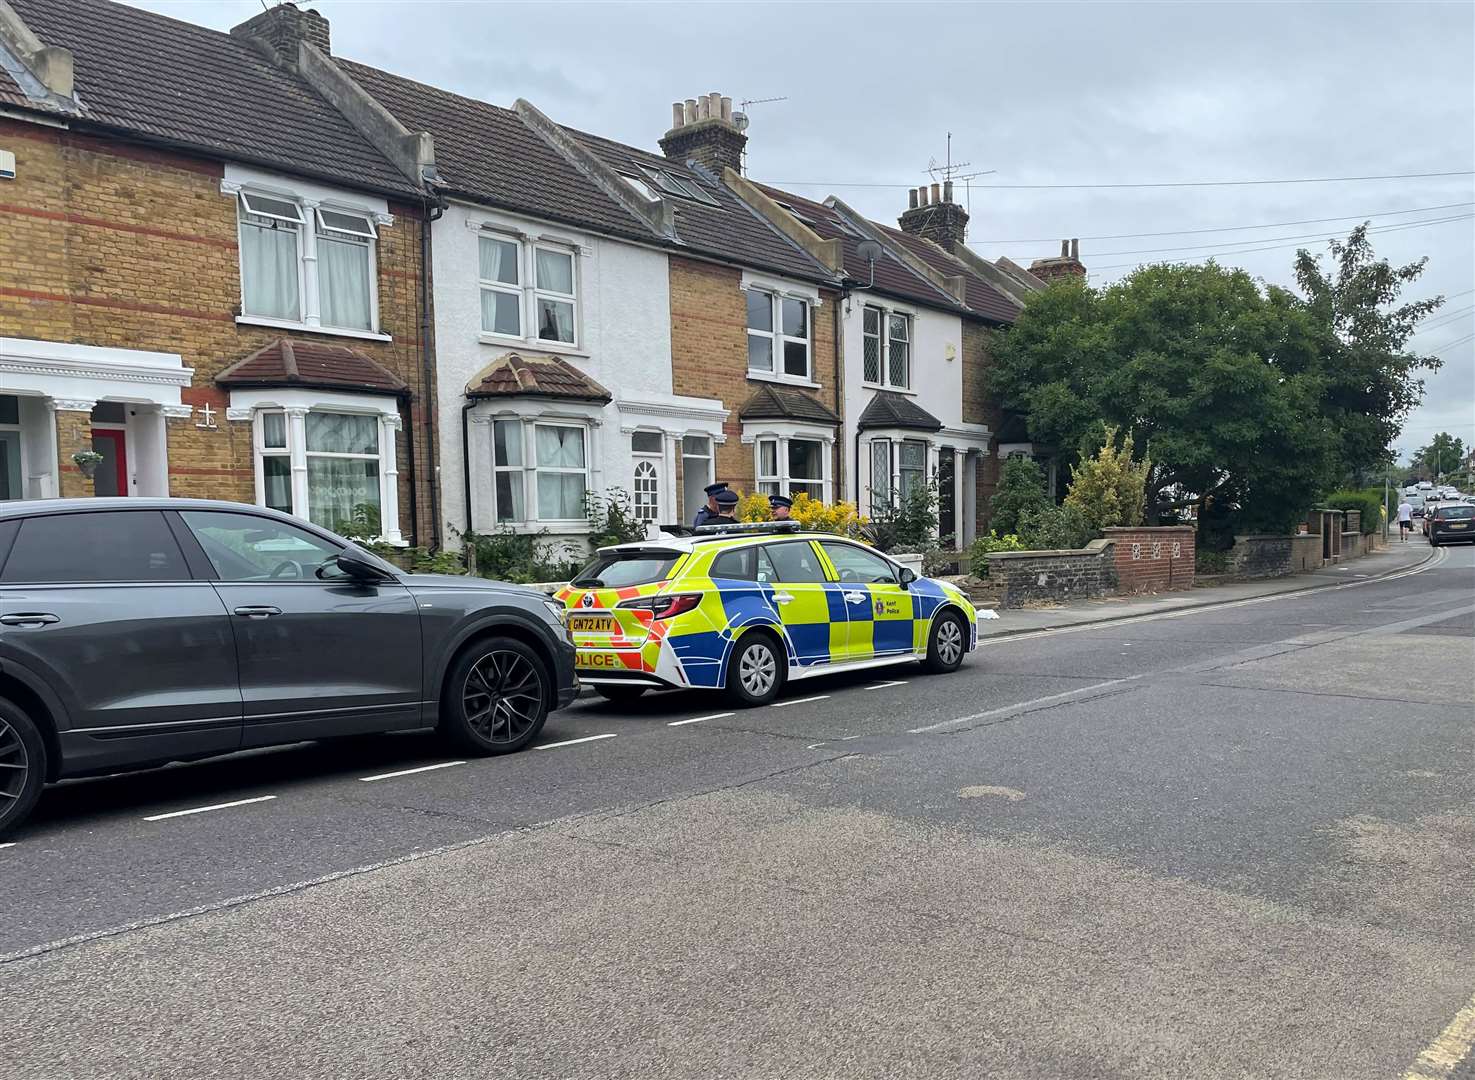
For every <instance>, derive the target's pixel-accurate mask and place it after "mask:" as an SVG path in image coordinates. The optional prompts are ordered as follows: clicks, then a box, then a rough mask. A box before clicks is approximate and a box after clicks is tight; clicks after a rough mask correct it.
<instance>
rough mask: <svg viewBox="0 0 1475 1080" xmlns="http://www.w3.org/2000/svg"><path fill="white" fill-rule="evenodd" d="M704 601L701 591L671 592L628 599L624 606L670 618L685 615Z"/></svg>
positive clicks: (659, 617)
mask: <svg viewBox="0 0 1475 1080" xmlns="http://www.w3.org/2000/svg"><path fill="white" fill-rule="evenodd" d="M701 602H702V594H701V593H671V594H669V595H667V596H650V597H645V598H643V599H640V600H626V601H624V602H623V603H622V604H620V605H619V606H620V607H622V608H643V609H644V610H646V611H649V612H652V613H653V614H654V615H655V617H656V618H657V619H670V618H673V617H674V616H677V615H684V614H686V613H687V612H688V611H690V610H692V608H694V607H696V606H697V605H698V604H700V603H701Z"/></svg>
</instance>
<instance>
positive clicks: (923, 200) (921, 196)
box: [917, 184, 927, 206]
mask: <svg viewBox="0 0 1475 1080" xmlns="http://www.w3.org/2000/svg"><path fill="white" fill-rule="evenodd" d="M917 199H918V200H919V201H920V204H921V205H922V206H926V205H927V185H926V184H923V185H922V186H921V187H919V188H918V189H917Z"/></svg>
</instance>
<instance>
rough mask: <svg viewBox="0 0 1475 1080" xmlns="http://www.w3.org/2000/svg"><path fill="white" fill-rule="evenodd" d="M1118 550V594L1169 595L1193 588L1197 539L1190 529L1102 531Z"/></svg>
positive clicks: (1147, 527)
mask: <svg viewBox="0 0 1475 1080" xmlns="http://www.w3.org/2000/svg"><path fill="white" fill-rule="evenodd" d="M1102 531H1103V532H1104V533H1106V538H1107V539H1108V540H1111V541H1112V542H1113V544H1114V546H1115V564H1116V576H1117V591H1118V592H1121V593H1146V592H1167V591H1177V590H1179V589H1191V588H1193V561H1194V537H1195V536H1196V535H1197V534H1196V533H1195V532H1194V529H1193V527H1192V526H1190V525H1172V526H1137V527H1134V528H1114V529H1103V530H1102Z"/></svg>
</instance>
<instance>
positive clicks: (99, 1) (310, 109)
mask: <svg viewBox="0 0 1475 1080" xmlns="http://www.w3.org/2000/svg"><path fill="white" fill-rule="evenodd" d="M11 6H13V7H14V8H15V9H16V11H17V12H18V13H19V14H20V17H21V18H22V19H23V20H24V21H25V23H26V25H27V26H29V27H30V28H31V30H32V31H33V32H34V33H35V34H36V36H37V37H38V38H40V39H41V41H42V42H44V43H45V44H47V45H56V46H61V47H62V48H66V49H70V50H72V55H73V60H74V63H75V78H76V97H77V100H78V101H79V102H80V103H81V104H82V109H83V112H82V115H83V117H85V118H86V119H88V120H91V121H94V122H96V123H99V124H104V125H107V126H109V127H112V128H118V129H122V130H124V131H128V132H132V133H134V134H136V135H139V136H143V137H146V138H150V139H161V140H166V141H169V142H173V143H177V144H181V145H184V146H187V147H190V148H192V149H195V150H198V151H200V152H202V153H205V154H208V155H211V156H218V157H222V158H228V159H234V160H237V161H247V162H254V163H259V164H264V165H268V166H274V167H278V168H281V169H283V170H286V171H289V172H296V173H303V174H308V175H313V176H320V177H326V178H332V179H337V180H355V181H357V182H358V183H359V184H362V185H363V186H366V187H373V188H377V189H381V190H386V191H393V192H403V193H409V192H411V191H413V190H414V188H413V186H412V185H411V184H410V183H409V181H408V180H406V178H405V177H404V176H403V174H401V173H400V172H399V171H398V170H397V169H396V168H395V167H394V166H393V165H392V164H390V163H389V162H388V161H387V160H386V159H384V158H383V157H382V156H380V154H379V152H378V151H377V150H375V149H374V147H373V146H371V145H370V144H369V143H368V142H367V141H366V140H365V139H364V137H363V136H362V135H360V134H359V133H358V131H357V130H355V129H354V127H353V126H352V125H351V124H349V122H348V121H347V120H345V119H344V118H343V116H342V115H341V114H339V113H338V111H337V110H335V109H334V108H333V107H332V106H331V105H329V104H328V103H327V101H325V100H323V99H322V98H320V97H318V96H317V94H316V93H314V92H313V91H312V90H311V89H310V88H309V87H308V85H307V84H306V83H305V82H302V81H301V80H299V79H298V78H297V77H296V76H295V75H293V74H292V73H290V72H288V71H284V70H281V69H279V68H276V67H273V66H272V65H271V64H270V63H269V62H268V61H267V60H266V58H265V57H263V56H262V55H261V54H260V53H259V52H257V51H256V50H255V48H253V47H252V46H251V45H250V44H249V43H248V42H246V41H242V40H240V39H238V38H233V37H231V35H229V34H225V33H221V32H220V31H218V30H209V29H206V28H205V27H203V26H194V25H192V24H190V23H186V22H180V21H178V20H176V19H170V18H167V17H165V16H163V15H155V14H154V13H153V12H149V11H142V10H139V9H138V8H133V7H127V6H125V5H123V4H115V3H109V2H108V0H11ZM11 85H13V84H12V83H10V80H9V77H8V76H6V75H0V86H6V87H7V88H8V87H9V86H11ZM21 100H22V102H23V100H24V98H23V97H22V99H21ZM17 103H20V102H17Z"/></svg>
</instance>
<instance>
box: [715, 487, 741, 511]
mask: <svg viewBox="0 0 1475 1080" xmlns="http://www.w3.org/2000/svg"><path fill="white" fill-rule="evenodd" d="M713 498H715V499H716V500H717V505H718V506H728V507H731V506H736V505H737V504H738V493H737V492H736V491H733V490H731V489H730V488H726V487H724V488H723V489H722V490H721V491H716V492H713Z"/></svg>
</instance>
